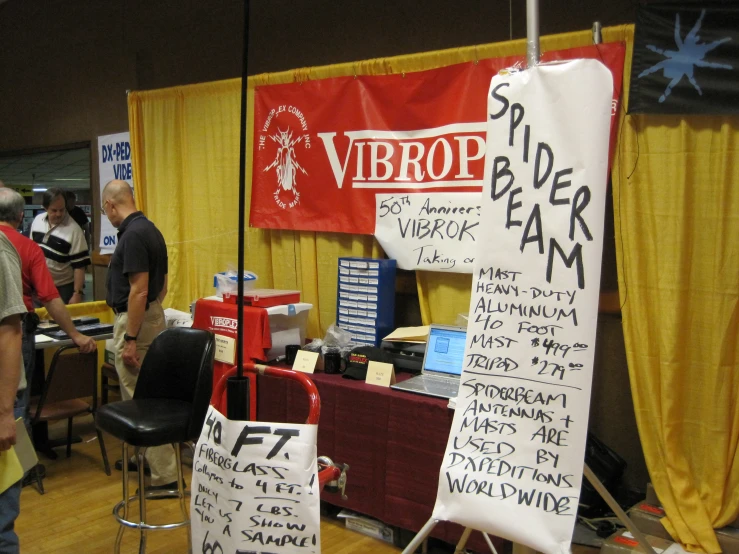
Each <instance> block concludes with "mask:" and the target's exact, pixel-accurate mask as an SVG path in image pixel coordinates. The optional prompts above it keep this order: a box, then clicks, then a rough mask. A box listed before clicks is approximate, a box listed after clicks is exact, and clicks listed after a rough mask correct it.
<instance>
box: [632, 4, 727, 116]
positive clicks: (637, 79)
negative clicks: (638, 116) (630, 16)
mask: <svg viewBox="0 0 739 554" xmlns="http://www.w3.org/2000/svg"><path fill="white" fill-rule="evenodd" d="M738 91H739V5H736V4H734V5H732V4H728V3H719V2H689V3H679V4H678V3H665V4H647V5H642V6H640V7H639V11H638V13H637V18H636V36H635V39H634V58H633V64H632V69H631V90H630V91H629V113H631V114H633V113H665V114H667V113H671V114H688V113H703V114H722V113H739V92H738Z"/></svg>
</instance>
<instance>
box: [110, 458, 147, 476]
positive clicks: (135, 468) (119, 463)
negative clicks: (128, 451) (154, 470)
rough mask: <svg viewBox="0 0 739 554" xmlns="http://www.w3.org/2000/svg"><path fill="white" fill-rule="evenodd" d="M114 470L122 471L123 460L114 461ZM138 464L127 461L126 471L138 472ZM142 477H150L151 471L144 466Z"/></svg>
mask: <svg viewBox="0 0 739 554" xmlns="http://www.w3.org/2000/svg"><path fill="white" fill-rule="evenodd" d="M115 468H116V469H117V470H118V471H123V460H116V462H115ZM138 469H139V468H138V464H137V463H136V462H134V461H133V460H128V471H138ZM144 475H151V470H150V469H149V467H148V466H144Z"/></svg>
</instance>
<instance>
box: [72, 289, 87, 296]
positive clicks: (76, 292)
mask: <svg viewBox="0 0 739 554" xmlns="http://www.w3.org/2000/svg"><path fill="white" fill-rule="evenodd" d="M74 293H75V294H79V295H80V296H84V294H85V291H84V290H82V289H80V290H76V291H74Z"/></svg>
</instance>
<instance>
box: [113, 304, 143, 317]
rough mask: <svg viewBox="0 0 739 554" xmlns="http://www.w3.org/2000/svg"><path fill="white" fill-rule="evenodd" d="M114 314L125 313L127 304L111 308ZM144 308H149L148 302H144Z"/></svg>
mask: <svg viewBox="0 0 739 554" xmlns="http://www.w3.org/2000/svg"><path fill="white" fill-rule="evenodd" d="M111 309H112V310H113V313H114V314H115V315H118V314H125V313H126V312H127V311H128V304H123V306H121V307H120V308H111ZM146 309H147V310H148V309H149V302H148V301H147V302H146Z"/></svg>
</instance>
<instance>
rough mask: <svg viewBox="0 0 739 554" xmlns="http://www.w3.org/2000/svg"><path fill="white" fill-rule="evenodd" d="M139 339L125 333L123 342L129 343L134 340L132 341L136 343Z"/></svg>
mask: <svg viewBox="0 0 739 554" xmlns="http://www.w3.org/2000/svg"><path fill="white" fill-rule="evenodd" d="M137 338H138V337H134V336H132V335H129V334H128V333H124V334H123V340H124V341H125V342H128V341H130V340H132V341H134V342H136V339H137Z"/></svg>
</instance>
